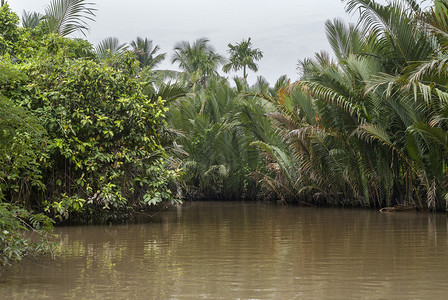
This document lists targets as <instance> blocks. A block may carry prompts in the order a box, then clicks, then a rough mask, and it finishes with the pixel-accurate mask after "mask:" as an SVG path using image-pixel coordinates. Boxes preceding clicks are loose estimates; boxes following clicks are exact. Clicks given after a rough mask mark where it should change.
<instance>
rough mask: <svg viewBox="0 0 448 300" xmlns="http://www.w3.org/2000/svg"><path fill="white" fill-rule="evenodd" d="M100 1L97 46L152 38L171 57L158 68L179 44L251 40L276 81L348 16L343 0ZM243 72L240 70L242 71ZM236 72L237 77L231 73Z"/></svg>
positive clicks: (29, 6) (222, 48) (35, 0)
mask: <svg viewBox="0 0 448 300" xmlns="http://www.w3.org/2000/svg"><path fill="white" fill-rule="evenodd" d="M90 2H94V3H96V8H97V9H98V11H97V12H96V22H92V23H90V26H91V31H90V34H88V35H87V39H88V40H89V41H90V42H91V43H93V44H96V43H98V42H99V41H101V40H102V39H104V38H106V37H109V36H115V37H118V38H119V39H120V42H122V43H124V42H130V41H132V40H134V39H135V38H136V37H137V36H141V37H143V38H144V37H147V38H149V39H151V40H153V41H154V44H157V45H159V46H160V48H161V51H160V53H163V52H167V57H168V59H166V60H165V61H164V62H163V63H162V64H161V65H159V67H158V68H160V69H176V67H175V66H173V65H171V55H172V52H173V51H172V49H173V47H174V44H175V43H176V42H178V41H189V42H193V41H195V40H196V39H197V38H200V37H207V38H208V39H209V40H210V42H211V45H212V46H214V48H215V49H216V50H217V52H218V53H220V54H221V55H225V56H227V55H228V54H227V48H228V47H227V44H228V43H232V44H235V43H237V42H240V41H241V40H242V39H243V38H244V39H247V38H248V37H251V38H252V45H253V47H254V48H259V49H260V50H262V51H263V54H264V57H263V59H262V60H261V61H259V67H260V68H259V71H258V72H257V73H256V74H254V73H253V72H250V73H249V82H251V83H253V82H254V81H255V79H256V76H257V75H262V76H264V77H265V78H266V79H267V80H268V81H269V82H270V83H271V84H274V83H275V81H276V80H277V78H278V77H280V76H281V75H283V74H286V75H288V77H290V78H291V79H293V80H295V79H298V74H297V70H296V66H297V62H298V60H302V59H304V58H307V57H312V56H314V53H315V52H318V51H320V50H327V51H329V49H330V47H329V45H328V43H327V40H326V37H325V29H324V23H325V21H326V20H327V19H334V18H343V19H345V20H349V15H348V14H347V13H346V12H345V11H344V4H343V3H341V1H340V0H269V1H268V0H227V1H223V0H158V1H156V0H146V1H145V0H127V1H123V0H90ZM8 3H9V5H10V7H11V8H12V10H13V11H15V12H16V13H18V15H19V16H21V15H22V11H23V10H24V9H25V10H27V11H37V12H41V13H43V11H44V8H45V6H46V5H47V4H48V3H50V0H9V1H8ZM239 75H241V74H239ZM229 76H232V75H229Z"/></svg>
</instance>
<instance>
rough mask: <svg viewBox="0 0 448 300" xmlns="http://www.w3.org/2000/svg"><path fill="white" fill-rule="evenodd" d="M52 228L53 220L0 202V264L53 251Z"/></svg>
mask: <svg viewBox="0 0 448 300" xmlns="http://www.w3.org/2000/svg"><path fill="white" fill-rule="evenodd" d="M52 229H53V221H52V220H51V219H50V218H48V217H47V216H44V215H42V214H34V213H31V212H30V211H28V210H26V209H23V208H20V207H18V206H15V205H10V204H8V203H1V202H0V264H3V265H4V264H10V263H12V262H14V261H19V260H21V259H22V258H23V257H24V256H26V255H31V254H34V255H36V254H39V253H48V252H51V251H53V250H54V249H55V244H54V243H53V242H51V240H50V238H51V231H52ZM29 231H31V234H30V233H29Z"/></svg>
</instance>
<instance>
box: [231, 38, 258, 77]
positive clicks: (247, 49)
mask: <svg viewBox="0 0 448 300" xmlns="http://www.w3.org/2000/svg"><path fill="white" fill-rule="evenodd" d="M228 47H229V51H228V52H229V53H230V61H229V62H228V63H227V64H225V65H224V66H223V68H222V69H223V71H224V72H226V73H228V72H230V71H231V70H233V71H239V70H241V69H243V78H244V81H247V72H246V69H247V68H249V69H250V70H252V71H254V72H257V71H258V65H257V64H256V63H255V61H259V60H260V59H262V58H263V52H261V50H260V49H258V48H256V49H252V43H251V41H250V38H249V39H248V40H247V41H246V40H243V41H242V42H240V43H237V44H236V45H235V46H234V45H232V44H230V43H229V45H228Z"/></svg>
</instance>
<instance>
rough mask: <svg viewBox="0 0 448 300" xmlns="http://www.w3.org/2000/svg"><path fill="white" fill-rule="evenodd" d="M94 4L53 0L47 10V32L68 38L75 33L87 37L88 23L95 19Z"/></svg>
mask: <svg viewBox="0 0 448 300" xmlns="http://www.w3.org/2000/svg"><path fill="white" fill-rule="evenodd" d="M95 11H96V9H95V8H94V3H91V2H87V1H86V0H52V1H51V2H50V4H49V5H48V6H47V7H46V8H45V18H43V26H44V27H45V29H46V31H47V32H51V33H56V34H59V35H61V36H67V35H70V34H72V33H74V32H77V31H79V32H81V33H82V34H83V35H86V32H87V31H89V26H88V23H87V22H88V21H93V20H94V17H95Z"/></svg>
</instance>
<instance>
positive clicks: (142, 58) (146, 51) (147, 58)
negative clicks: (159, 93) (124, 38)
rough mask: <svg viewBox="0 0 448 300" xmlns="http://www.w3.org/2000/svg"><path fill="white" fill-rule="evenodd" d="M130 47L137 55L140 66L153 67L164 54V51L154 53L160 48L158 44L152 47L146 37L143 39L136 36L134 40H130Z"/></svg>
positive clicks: (162, 58)
mask: <svg viewBox="0 0 448 300" xmlns="http://www.w3.org/2000/svg"><path fill="white" fill-rule="evenodd" d="M131 47H132V49H133V51H134V53H135V55H136V56H137V60H138V61H139V62H140V68H148V69H153V68H154V67H156V66H157V65H158V64H159V63H161V62H162V61H163V60H164V59H165V56H166V53H162V54H157V55H156V53H157V51H159V50H160V48H159V46H158V45H156V46H155V47H153V44H152V41H151V40H148V39H147V38H145V39H143V38H141V37H139V36H138V37H137V39H136V40H135V41H132V42H131Z"/></svg>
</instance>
